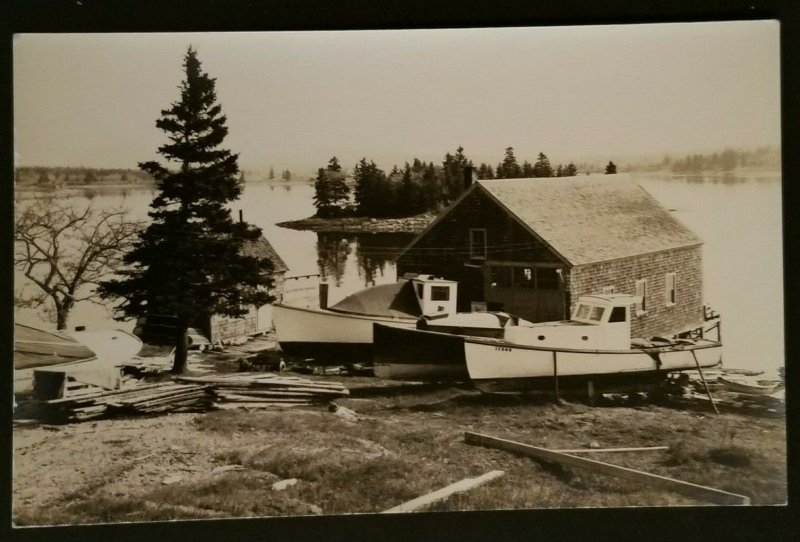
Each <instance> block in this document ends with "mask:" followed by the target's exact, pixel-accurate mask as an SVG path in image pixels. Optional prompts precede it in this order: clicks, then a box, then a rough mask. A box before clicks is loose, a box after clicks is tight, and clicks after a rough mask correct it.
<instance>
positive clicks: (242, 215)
mask: <svg viewBox="0 0 800 542" xmlns="http://www.w3.org/2000/svg"><path fill="white" fill-rule="evenodd" d="M239 222H244V211H242V210H241V209H239Z"/></svg>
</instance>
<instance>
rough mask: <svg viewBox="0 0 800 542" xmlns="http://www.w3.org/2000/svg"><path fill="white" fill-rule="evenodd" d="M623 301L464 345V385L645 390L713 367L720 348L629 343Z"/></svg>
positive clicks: (596, 303)
mask: <svg viewBox="0 0 800 542" xmlns="http://www.w3.org/2000/svg"><path fill="white" fill-rule="evenodd" d="M638 300H639V298H637V297H635V296H630V295H626V294H609V295H593V296H584V297H581V298H579V299H578V303H577V306H576V309H575V312H574V314H573V316H572V318H571V319H570V320H566V321H558V322H544V323H540V324H535V325H534V326H517V327H510V328H508V329H506V332H505V337H504V338H503V339H492V338H480V337H465V338H464V358H465V361H466V365H467V371H468V373H469V376H470V379H471V380H472V381H473V382H474V383H475V385H476V386H477V387H478V388H479V389H481V390H484V391H489V392H504V391H525V390H533V389H547V388H553V387H554V385H555V382H556V379H557V382H558V385H559V386H561V387H568V386H572V385H584V384H585V383H586V382H588V381H592V382H593V383H594V384H596V385H598V386H600V387H603V386H605V387H606V388H611V387H616V386H630V385H636V384H644V383H645V382H648V381H653V382H655V381H658V380H659V379H663V378H664V376H665V375H666V374H667V373H669V372H674V371H684V370H692V369H698V368H701V369H702V368H707V367H715V366H717V365H720V364H721V363H722V344H721V343H720V342H718V341H712V340H707V339H697V340H690V339H677V340H672V341H666V340H663V339H662V340H658V341H656V340H653V341H645V340H641V339H634V340H631V336H630V332H631V306H632V305H634V304H635V303H637V302H638Z"/></svg>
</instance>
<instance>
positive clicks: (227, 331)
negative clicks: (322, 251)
mask: <svg viewBox="0 0 800 542" xmlns="http://www.w3.org/2000/svg"><path fill="white" fill-rule="evenodd" d="M242 253H243V254H244V255H246V256H257V257H259V258H269V259H270V260H271V261H272V278H273V280H274V284H273V286H272V294H273V295H274V296H275V297H276V298H279V297H280V295H281V293H282V292H283V287H284V281H285V278H286V272H287V271H288V270H289V267H288V266H287V265H286V262H284V261H283V259H282V258H281V257H280V256H279V255H278V253H277V252H276V251H275V249H274V248H273V247H272V244H270V242H269V241H268V240H267V238H266V237H264V236H263V235H262V236H261V237H259V238H258V239H256V240H254V241H247V242H245V244H244V245H242ZM271 329H272V305H269V304H267V305H262V306H260V307H256V306H251V307H249V308H248V311H247V314H245V315H244V316H240V317H238V318H230V317H227V316H219V315H215V316H212V317H211V318H210V319H209V322H208V329H207V330H206V331H207V333H208V339H209V340H210V341H211V342H212V343H214V344H216V343H219V342H222V341H227V340H231V339H236V338H240V337H245V336H250V335H256V334H259V333H264V332H266V331H269V330H271Z"/></svg>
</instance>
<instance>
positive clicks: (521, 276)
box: [514, 267, 536, 288]
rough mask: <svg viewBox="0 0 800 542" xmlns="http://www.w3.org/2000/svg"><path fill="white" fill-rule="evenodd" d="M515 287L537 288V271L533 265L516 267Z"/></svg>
mask: <svg viewBox="0 0 800 542" xmlns="http://www.w3.org/2000/svg"><path fill="white" fill-rule="evenodd" d="M514 287H515V288H535V287H536V273H535V272H534V269H533V268H532V267H518V268H516V269H514Z"/></svg>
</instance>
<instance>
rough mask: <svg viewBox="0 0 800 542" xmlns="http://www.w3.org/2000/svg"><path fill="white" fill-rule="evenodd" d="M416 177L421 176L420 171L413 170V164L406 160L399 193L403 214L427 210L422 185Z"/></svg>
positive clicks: (399, 203) (400, 210) (399, 208)
mask: <svg viewBox="0 0 800 542" xmlns="http://www.w3.org/2000/svg"><path fill="white" fill-rule="evenodd" d="M415 177H416V178H417V179H418V178H419V177H421V176H420V175H419V173H415V172H413V170H412V168H411V166H410V165H409V164H408V162H406V167H405V169H403V176H402V178H401V180H400V188H399V189H398V193H397V207H398V211H399V213H400V214H401V215H403V216H409V215H415V214H418V213H421V212H423V211H424V210H425V202H424V200H423V197H422V187H421V186H420V184H419V182H418V181H417V180H416V179H415Z"/></svg>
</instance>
